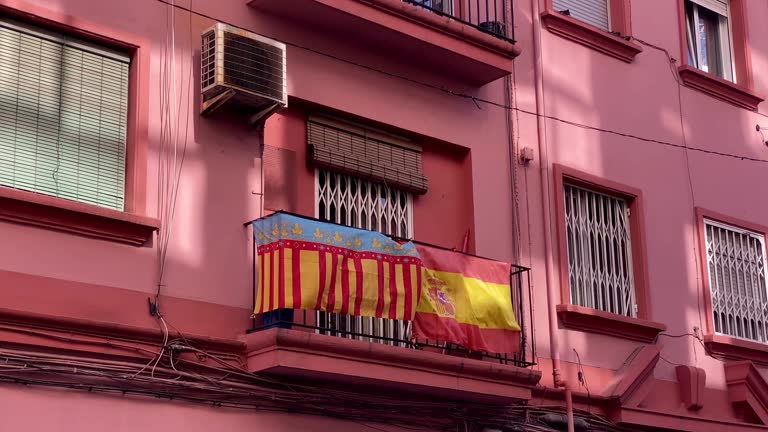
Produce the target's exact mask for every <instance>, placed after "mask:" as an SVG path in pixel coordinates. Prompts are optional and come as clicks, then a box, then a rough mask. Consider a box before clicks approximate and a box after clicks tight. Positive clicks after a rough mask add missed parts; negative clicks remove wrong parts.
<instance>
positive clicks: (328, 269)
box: [320, 252, 333, 310]
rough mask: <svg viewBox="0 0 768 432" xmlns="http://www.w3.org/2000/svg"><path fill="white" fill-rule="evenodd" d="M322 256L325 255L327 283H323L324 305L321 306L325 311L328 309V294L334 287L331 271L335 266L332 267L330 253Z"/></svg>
mask: <svg viewBox="0 0 768 432" xmlns="http://www.w3.org/2000/svg"><path fill="white" fill-rule="evenodd" d="M320 253H321V254H324V255H325V281H324V282H323V284H324V286H323V288H324V290H323V303H322V304H321V305H320V307H321V308H323V310H325V309H326V308H327V307H328V294H329V293H330V292H331V290H332V289H333V287H332V286H331V269H332V268H333V266H332V265H331V254H330V253H328V252H320Z"/></svg>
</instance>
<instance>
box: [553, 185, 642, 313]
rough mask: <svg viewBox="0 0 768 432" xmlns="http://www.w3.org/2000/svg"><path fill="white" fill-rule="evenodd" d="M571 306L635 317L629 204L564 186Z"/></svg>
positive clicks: (597, 193)
mask: <svg viewBox="0 0 768 432" xmlns="http://www.w3.org/2000/svg"><path fill="white" fill-rule="evenodd" d="M565 228H566V240H567V243H568V275H569V283H570V290H571V303H572V304H575V305H579V306H585V307H589V308H593V309H599V310H602V311H606V312H611V313H615V314H619V315H626V316H635V315H636V310H635V289H634V282H633V276H632V245H631V243H630V226H629V207H628V206H627V201H626V200H624V199H622V198H619V197H615V196H610V195H605V194H602V193H599V192H595V191H591V190H588V189H583V188H581V187H577V186H573V185H570V184H566V185H565Z"/></svg>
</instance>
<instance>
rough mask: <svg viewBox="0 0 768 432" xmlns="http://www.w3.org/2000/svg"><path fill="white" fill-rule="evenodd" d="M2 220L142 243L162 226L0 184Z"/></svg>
mask: <svg viewBox="0 0 768 432" xmlns="http://www.w3.org/2000/svg"><path fill="white" fill-rule="evenodd" d="M0 220H6V221H11V222H16V223H20V224H25V225H34V226H39V227H44V228H48V229H53V230H58V231H65V232H70V233H74V234H79V235H84V236H88V237H95V238H100V239H104V240H110V241H114V242H118V243H125V244H129V245H133V246H142V245H144V244H145V243H146V242H147V241H149V239H151V238H152V233H153V232H155V231H157V230H158V229H159V228H160V221H159V220H157V219H154V218H149V217H145V216H139V215H134V214H130V213H124V212H121V211H117V210H112V209H107V208H103V207H98V206H95V205H90V204H84V203H79V202H76V201H70V200H65V199H62V198H56V197H52V196H47V195H42V194H38V193H34V192H27V191H22V190H18V189H12V188H7V187H2V186H0Z"/></svg>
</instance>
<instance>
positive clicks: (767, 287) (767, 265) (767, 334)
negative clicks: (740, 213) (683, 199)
mask: <svg viewBox="0 0 768 432" xmlns="http://www.w3.org/2000/svg"><path fill="white" fill-rule="evenodd" d="M707 226H712V227H715V228H719V229H724V230H727V231H731V232H734V233H736V234H740V235H742V236H748V237H750V238H752V239H755V240H757V241H758V242H759V243H760V251H761V253H762V261H763V284H764V287H763V290H764V292H763V295H764V297H765V298H766V299H768V257H767V256H766V243H765V235H764V234H763V233H759V232H755V231H752V230H749V229H745V228H742V227H740V226H736V225H731V224H727V223H723V222H719V221H717V220H714V219H710V218H706V217H705V218H704V242H705V256H706V266H707V281H708V283H709V292H708V293H707V294H708V295H709V296H710V298H711V305H712V320H713V325H715V327H714V328H713V330H714V331H715V333H717V334H721V335H725V336H730V337H734V338H737V339H742V340H747V341H751V342H758V343H763V344H766V343H768V322H765V323H764V324H763V327H764V329H765V331H764V332H763V334H762V338H763V340H760V339H759V338H750V337H747V336H741V335H738V334H731V333H726V332H723V331H717V330H716V329H717V323H718V320H719V319H718V317H716V316H715V313H716V311H717V309H718V308H717V306H716V305H715V302H716V299H715V294H714V293H713V292H712V289H713V286H714V285H713V281H712V275H713V271H712V263H711V260H710V257H709V249H710V247H709V245H710V238H709V237H708V230H707ZM719 288H720V287H718V289H719ZM758 300H759V299H758ZM735 301H738V299H736V300H735ZM764 307H768V304H766V305H765V306H764ZM725 312H726V313H727V312H728V311H725ZM721 330H724V329H723V328H722V326H721ZM742 331H743V332H744V333H747V331H746V329H744V330H742Z"/></svg>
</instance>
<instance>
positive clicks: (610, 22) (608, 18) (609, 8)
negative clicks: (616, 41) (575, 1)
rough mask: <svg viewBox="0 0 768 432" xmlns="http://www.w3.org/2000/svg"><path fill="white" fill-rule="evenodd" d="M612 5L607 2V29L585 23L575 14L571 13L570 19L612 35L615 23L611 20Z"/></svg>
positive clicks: (609, 1) (608, 0)
mask: <svg viewBox="0 0 768 432" xmlns="http://www.w3.org/2000/svg"><path fill="white" fill-rule="evenodd" d="M611 3H612V1H611V0H605V13H606V23H607V28H605V29H603V28H602V27H599V26H596V25H594V24H592V23H590V22H588V21H585V20H583V19H580V18H578V17H576V16H574V15H573V12H571V14H570V17H572V18H573V19H576V20H579V22H583V23H585V24H587V25H590V26H593V27H595V28H597V29H600V31H605V32H608V33H611V32H613V22H612V20H611ZM552 6H553V7H554V2H553V3H552ZM555 10H556V11H557V12H560V10H558V9H555ZM569 11H570V10H569Z"/></svg>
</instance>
